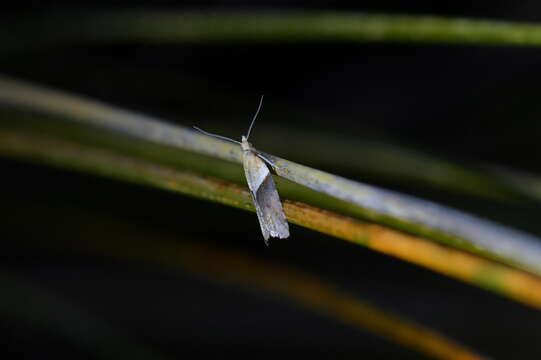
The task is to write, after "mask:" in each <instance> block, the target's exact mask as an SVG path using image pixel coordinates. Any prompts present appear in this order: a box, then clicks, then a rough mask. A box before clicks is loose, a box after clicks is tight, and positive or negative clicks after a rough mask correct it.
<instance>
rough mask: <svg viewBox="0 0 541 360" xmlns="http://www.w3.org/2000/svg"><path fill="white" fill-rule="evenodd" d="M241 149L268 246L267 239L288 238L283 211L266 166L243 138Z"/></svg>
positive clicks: (248, 181) (247, 179)
mask: <svg viewBox="0 0 541 360" xmlns="http://www.w3.org/2000/svg"><path fill="white" fill-rule="evenodd" d="M241 148H242V164H243V166H244V173H245V175H246V182H247V183H248V188H249V189H250V194H251V195H252V200H253V202H254V206H255V209H256V213H257V217H258V219H259V225H260V226H261V232H262V233H263V238H264V239H265V243H266V244H268V239H269V237H275V238H280V239H285V238H287V237H289V226H288V224H287V220H286V217H285V214H284V209H283V207H282V203H281V201H280V196H279V195H278V191H277V190H276V185H275V183H274V179H273V178H272V174H271V172H270V170H269V168H268V166H267V164H265V161H263V160H262V159H261V157H260V155H259V154H258V153H257V151H256V150H255V149H254V148H253V147H252V146H251V144H250V143H249V142H248V140H247V139H246V137H245V136H243V137H242V142H241Z"/></svg>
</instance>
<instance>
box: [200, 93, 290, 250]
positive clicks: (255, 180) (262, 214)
mask: <svg viewBox="0 0 541 360" xmlns="http://www.w3.org/2000/svg"><path fill="white" fill-rule="evenodd" d="M262 103H263V96H262V97H261V100H260V101H259V107H258V108H257V111H256V113H255V115H254V118H253V119H252V122H251V123H250V127H249V128H248V133H247V134H246V136H242V139H241V141H240V142H238V141H236V140H233V139H229V138H226V137H224V136H221V135H216V134H211V133H207V132H206V131H203V130H201V129H199V128H198V127H195V126H194V128H195V129H196V130H198V131H200V132H202V133H203V134H205V135H209V136H213V137H217V138H220V139H224V140H227V141H231V142H234V143H237V144H239V145H240V147H241V149H242V164H243V166H244V174H245V175H246V182H247V183H248V188H249V189H250V194H251V196H252V200H253V202H254V206H255V210H256V213H257V218H258V219H259V225H260V226H261V232H262V233H263V238H264V239H265V244H267V245H268V244H269V243H268V240H269V238H270V237H274V238H280V239H285V238H287V237H289V225H288V224H287V220H286V216H285V214H284V209H283V207H282V203H281V202H280V196H279V195H278V191H277V190H276V185H275V184H274V179H273V178H272V174H271V172H270V169H269V167H268V166H267V163H268V164H269V165H271V166H274V165H273V164H272V163H271V162H270V161H269V160H268V159H266V158H265V157H264V156H263V155H261V154H260V153H258V152H257V150H256V149H255V148H254V147H252V145H251V144H250V143H249V142H248V138H249V136H250V132H251V130H252V126H253V124H254V122H255V119H256V118H257V114H258V113H259V110H260V109H261V104H262Z"/></svg>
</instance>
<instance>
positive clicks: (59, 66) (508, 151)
mask: <svg viewBox="0 0 541 360" xmlns="http://www.w3.org/2000/svg"><path fill="white" fill-rule="evenodd" d="M96 6H100V7H107V8H111V7H112V8H115V9H119V10H122V9H127V8H133V7H134V6H136V7H140V8H148V7H152V8H160V9H171V10H179V9H193V8H197V9H199V8H208V7H212V8H218V9H226V10H229V9H262V10H264V9H275V8H285V9H299V10H303V9H304V10H308V9H320V10H327V9H328V10H344V11H369V12H385V13H407V14H433V15H446V16H461V17H477V18H486V19H501V20H513V21H523V22H526V21H529V22H537V21H540V20H541V4H540V3H539V2H535V1H521V2H510V1H499V2H475V4H471V3H469V2H453V3H450V4H447V5H443V4H439V3H434V2H428V1H426V2H422V1H409V2H407V3H405V2H398V1H396V2H393V1H365V2H345V1H343V2H340V1H338V2H336V1H335V2H331V1H295V2H292V1H290V2H286V1H276V2H267V3H265V2H261V1H260V2H257V4H254V3H253V2H243V1H209V2H191V3H190V2H176V1H154V2H122V1H115V2H101V3H100V2H92V7H91V6H90V5H89V4H83V3H78V4H77V5H76V4H75V3H74V2H62V1H56V2H37V1H36V2H32V1H23V2H18V3H16V4H12V7H11V8H10V9H9V10H6V11H5V12H3V13H2V14H0V21H1V19H2V18H3V17H5V18H9V19H10V20H13V19H16V18H17V17H22V16H26V15H28V14H41V15H43V16H47V14H48V13H55V12H57V11H66V10H72V9H76V10H83V11H84V10H86V9H94V8H95V7H96ZM0 31H2V30H1V29H0ZM36 41H39V37H37V38H36ZM540 63H541V51H540V50H539V49H535V48H527V47H501V46H457V45H414V44H378V43H360V44H332V43H318V44H276V43H275V44H257V43H255V44H251V45H247V44H227V43H226V44H219V45H178V46H174V45H161V46H159V45H109V46H107V45H99V46H98V45H94V46H89V45H85V44H72V45H70V46H67V47H54V48H51V49H44V50H42V51H40V52H38V53H37V54H33V56H31V57H28V58H24V57H22V58H18V59H13V58H10V59H9V60H6V59H4V60H3V61H2V60H0V65H1V66H2V68H1V71H2V73H4V74H8V75H11V76H16V77H20V78H22V79H25V80H31V81H34V82H39V83H43V84H46V85H49V86H53V87H56V88H60V89H64V90H66V91H72V92H74V93H78V94H84V95H87V96H90V97H93V98H97V99H101V100H103V101H105V102H108V103H112V104H116V105H121V106H124V107H126V108H130V109H134V110H139V111H142V112H145V113H149V114H152V115H156V116H159V117H162V118H165V119H167V120H168V121H172V122H174V121H176V122H178V123H180V124H182V125H191V122H193V121H197V122H198V123H200V124H201V126H202V127H204V128H206V129H211V128H212V126H214V125H215V124H217V123H220V124H222V125H223V124H226V128H227V129H231V130H230V131H231V133H228V134H225V135H227V136H231V137H235V138H237V137H238V136H240V133H241V132H243V131H244V129H245V127H246V125H247V122H248V120H249V118H250V116H251V113H252V112H253V110H254V108H255V106H256V104H257V100H258V96H259V94H261V93H264V94H265V96H266V102H265V105H264V110H263V113H262V117H261V119H260V120H261V122H272V124H273V125H274V126H278V127H280V126H282V127H283V128H284V129H286V128H287V127H293V128H296V129H303V128H309V129H310V130H313V131H319V132H324V133H326V134H330V135H332V136H337V137H340V136H347V137H358V138H359V139H366V138H370V139H374V138H375V139H384V140H382V141H389V142H391V143H394V144H401V145H403V146H407V147H409V148H413V149H417V150H420V151H423V152H426V153H429V154H431V155H434V156H437V157H440V158H443V159H447V160H451V161H453V162H455V163H458V164H463V165H470V164H496V165H502V166H506V167H510V168H515V169H520V170H523V171H527V172H531V173H537V172H539V171H541V168H540V164H539V162H538V161H537V158H538V139H539V135H540V131H541V125H540V124H541V123H540V122H539V120H538V118H539V116H540V115H541V108H540V106H541V105H540V102H539V100H538V96H539V91H538V84H539V83H540V80H541V71H540V70H539V64H540ZM158 88H159V91H154V90H153V89H158ZM209 89H212V92H210V91H209ZM221 94H227V96H225V95H223V96H221ZM231 99H234V101H230V100H231ZM282 108H290V109H294V111H292V113H291V114H289V115H287V114H286V115H284V116H282V117H279V118H273V117H271V115H267V116H265V112H266V111H267V113H268V114H273V113H278V110H276V109H282ZM296 114H302V115H301V116H296ZM311 114H317V116H314V117H312V116H311ZM184 119H190V122H189V123H185V121H186V120H184ZM263 126H264V125H263ZM257 129H258V127H257V126H256V129H255V132H254V138H253V141H254V143H256V142H257ZM289 146H291V147H294V146H295V143H294V142H292V143H291V144H290V145H289ZM265 151H268V152H270V153H274V152H273V149H272V144H271V145H269V146H268V147H266V148H265ZM276 155H280V154H279V153H277V154H276ZM354 156H359V155H358V154H352V157H354ZM352 159H353V158H352ZM292 160H296V159H292ZM299 162H301V161H299ZM0 165H1V167H0V172H1V173H2V174H4V175H2V178H3V181H2V183H3V185H4V186H3V187H2V190H1V193H0V198H1V199H2V206H1V208H2V211H3V212H4V213H3V214H2V218H3V219H4V222H5V224H4V225H3V226H2V230H0V236H1V238H2V240H3V241H2V244H3V247H4V248H3V249H2V250H1V251H0V254H1V255H0V257H1V259H2V263H1V265H2V267H3V268H4V269H5V271H4V273H5V276H6V279H7V280H6V281H7V282H6V283H7V284H13V288H10V287H7V286H6V288H5V289H4V290H5V291H6V292H10V293H12V294H18V293H19V291H20V294H23V295H21V297H20V298H19V299H25V300H24V301H18V300H17V301H15V300H14V301H15V304H12V306H17V307H18V306H21V307H23V308H24V309H26V310H28V311H30V310H33V309H35V308H39V307H40V306H41V305H39V304H43V303H46V302H47V301H48V300H47V299H49V297H52V298H54V299H56V300H57V303H56V304H57V305H56V306H58V307H59V308H58V314H59V315H58V316H59V317H65V318H66V322H67V323H69V324H71V325H69V326H67V325H66V326H67V330H65V331H64V328H63V326H64V325H62V324H63V323H62V321H60V320H58V319H56V318H55V315H51V312H50V310H48V309H49V308H47V309H46V310H44V312H45V313H46V314H48V315H47V316H51V318H52V319H53V320H52V323H49V322H47V321H44V322H40V321H37V320H36V317H35V316H30V315H28V316H26V315H25V316H22V315H21V316H15V315H13V316H11V315H10V311H7V312H6V311H4V312H3V314H2V315H3V316H5V317H6V319H5V321H2V322H1V323H2V325H0V326H1V327H2V328H1V329H2V333H3V334H5V336H3V339H4V340H3V342H4V346H2V348H3V349H4V350H5V351H7V352H8V354H9V355H10V358H20V357H24V356H25V357H28V358H38V357H39V358H43V357H44V356H45V357H51V358H53V357H55V356H59V355H66V354H68V355H70V356H77V357H78V358H89V359H90V358H92V359H93V358H98V357H99V355H98V354H96V352H95V351H93V350H92V341H90V340H88V339H91V338H92V336H93V335H91V334H92V331H95V332H97V333H99V332H100V331H101V330H89V329H101V328H100V326H101V325H99V326H98V325H96V327H95V328H93V327H92V326H93V325H88V324H89V323H92V321H98V320H96V319H99V321H100V322H103V323H104V324H107V325H106V327H107V328H113V329H115V330H114V331H116V333H117V334H118V333H120V334H122V336H124V337H125V338H126V339H128V340H126V341H128V342H130V343H137V344H143V345H144V346H145V347H146V348H152V349H153V351H155V352H156V353H160V354H165V355H168V356H172V357H180V356H182V355H189V356H191V357H196V356H197V357H199V356H203V355H208V356H212V357H227V358H229V357H234V356H235V357H236V356H241V355H246V354H248V355H250V356H256V357H257V358H276V357H288V356H291V357H292V356H293V355H295V356H303V357H315V356H317V355H321V354H324V355H325V356H327V357H343V358H353V357H358V356H365V357H366V358H403V359H410V358H411V359H415V358H421V356H420V355H418V354H417V353H414V352H412V351H410V350H405V349H403V348H401V347H399V346H397V345H394V344H391V343H389V342H387V341H384V340H381V339H380V338H378V337H375V336H373V335H371V334H370V333H368V332H359V331H358V330H356V329H354V328H351V327H349V326H346V325H342V324H340V323H338V322H336V321H334V320H332V319H329V318H326V317H324V316H320V315H317V314H314V313H313V312H311V311H309V310H306V309H303V308H302V306H299V305H296V304H294V303H291V302H290V301H288V300H287V299H283V298H281V297H280V296H279V295H273V294H268V293H264V292H259V291H254V290H246V289H243V288H240V287H238V286H233V285H231V284H224V283H220V282H214V281H210V280H209V279H205V278H204V277H203V278H202V277H198V276H196V275H194V274H192V273H190V272H189V271H177V270H176V271H171V270H169V269H165V270H164V269H163V268H162V267H160V266H158V265H152V264H151V265H149V264H145V263H140V262H137V261H130V260H119V259H115V258H109V257H106V256H105V257H104V256H92V255H80V254H74V253H69V252H68V253H66V252H65V251H54V250H51V249H48V248H47V246H45V245H43V244H47V243H48V242H52V241H57V240H62V241H73V242H76V241H92V238H93V237H95V236H111V238H114V233H115V232H116V231H119V232H121V231H122V229H124V227H123V226H124V225H122V226H121V227H120V230H118V229H117V227H118V224H129V227H131V228H132V230H133V231H135V232H140V233H142V234H155V233H160V234H162V233H163V234H168V235H167V236H169V237H172V238H176V239H177V240H178V241H183V239H184V238H191V239H197V241H200V242H204V243H209V244H214V245H216V244H219V245H217V246H221V247H224V248H228V249H236V250H240V251H244V252H248V253H250V254H253V255H254V256H257V257H259V258H264V259H267V260H271V261H274V262H278V263H283V264H284V266H293V267H295V268H297V269H302V271H305V272H308V273H311V274H315V275H317V276H320V277H322V278H323V279H325V280H327V281H329V282H332V283H335V284H337V285H338V286H339V287H341V288H343V289H346V290H347V291H348V292H350V293H352V294H355V295H357V296H359V297H361V298H363V299H365V300H368V301H371V302H372V303H374V304H377V305H379V306H381V307H382V308H384V309H388V310H392V311H395V312H397V313H400V314H403V315H404V316H407V317H409V318H411V319H413V320H415V321H417V322H419V323H421V324H423V325H426V326H429V327H432V328H434V329H436V330H439V331H441V332H443V333H445V334H447V335H449V336H451V337H452V338H454V339H456V340H458V341H460V342H462V343H464V344H466V345H468V346H470V347H472V348H473V349H476V350H478V351H480V352H481V353H483V354H486V355H487V356H490V357H493V358H502V359H503V358H515V359H518V358H523V359H527V358H537V357H539V355H541V345H540V340H541V335H539V331H538V330H539V324H540V323H541V322H540V321H541V315H540V314H539V313H538V312H536V311H534V310H531V309H529V308H526V307H525V306H522V305H517V304H515V303H513V302H511V301H508V300H506V299H504V298H501V297H498V296H496V295H493V294H491V293H488V292H485V291H482V290H478V289H475V288H473V287H470V286H467V285H465V284H462V283H460V282H458V281H455V280H452V279H448V278H445V277H443V276H440V275H436V274H433V273H431V272H429V271H426V270H424V269H421V268H418V267H416V266H413V265H411V264H407V263H404V262H401V261H399V260H396V259H392V258H389V257H386V256H384V255H381V254H377V253H374V252H372V251H369V250H366V249H364V248H361V247H356V246H352V245H347V244H342V243H341V242H339V241H336V240H334V239H331V238H329V237H327V236H323V235H321V234H317V233H314V232H311V231H309V230H306V229H301V228H298V227H296V226H292V229H291V230H292V234H293V236H292V238H291V241H289V240H288V241H287V242H286V241H282V242H278V241H277V242H275V243H273V244H272V246H271V247H269V248H266V247H265V246H264V244H263V241H261V239H260V238H259V230H258V224H257V221H256V219H255V215H254V214H251V213H244V212H241V211H237V210H233V209H230V208H226V207H223V206H220V205H217V204H213V203H207V202H202V201H199V200H194V199H190V198H185V197H178V196H176V195H173V194H169V193H165V192H161V191H157V190H153V189H148V188H143V187H139V186H134V185H128V184H124V183H120V182H115V181H112V180H107V179H101V178H96V177H92V176H87V175H82V174H77V173H73V172H68V171H63V170H57V169H52V168H48V167H44V166H37V165H28V164H26V163H22V162H16V161H13V160H2V162H1V163H0ZM326 170H329V171H332V170H333V169H326ZM342 175H345V176H348V175H349V176H350V177H352V176H355V175H354V174H342ZM356 180H359V181H363V178H359V177H357V178H356ZM370 182H372V183H374V184H375V185H379V186H385V187H391V188H393V189H396V190H401V191H404V192H408V193H412V194H414V195H417V196H420V197H424V198H431V199H435V200H440V199H442V198H445V194H438V193H437V192H429V191H427V190H426V189H422V188H415V187H414V186H410V185H408V186H404V185H402V184H400V183H388V182H385V181H382V182H378V181H376V180H374V179H370ZM448 200H449V203H450V204H452V205H453V206H456V207H459V208H462V209H465V210H468V211H471V212H475V213H479V214H480V215H483V216H486V217H491V218H495V219H497V220H504V221H505V222H507V223H508V224H510V225H513V226H515V227H519V228H522V229H525V230H528V231H530V232H533V233H537V234H540V233H541V224H539V220H538V215H537V214H538V210H539V209H538V207H536V206H533V205H528V206H524V207H519V208H516V207H515V208H507V207H504V206H503V205H501V204H494V203H491V202H489V201H480V200H476V201H473V200H469V199H464V198H461V197H455V198H453V199H448ZM186 209H189V211H187V210H186ZM111 219H114V221H113V222H115V221H116V225H107V224H109V222H110V221H111ZM104 224H105V225H104ZM208 224H216V225H214V226H213V225H208ZM201 227H203V228H205V234H201V231H200V228H201ZM256 235H257V236H256ZM148 238H149V239H151V238H152V236H151V235H148ZM10 289H12V291H10ZM21 289H23V290H21ZM24 289H26V290H24ZM26 291H28V292H26ZM6 301H7V300H6ZM64 303H65V304H69V305H65V306H64V305H58V304H64ZM5 304H9V301H7V302H5ZM72 307H75V308H76V310H74V309H72ZM29 309H30V310H29ZM26 310H25V311H26ZM64 310H66V311H65V313H64ZM22 312H24V311H22ZM15 313H17V312H15ZM38 313H39V312H38ZM81 313H83V314H85V316H82V315H81ZM70 314H78V315H70ZM36 316H37V315H36ZM41 316H42V315H39V316H37V317H38V318H40V319H41ZM78 316H81V318H78ZM55 319H56V320H55ZM74 319H75V320H74ZM81 319H91V320H88V321H89V322H85V321H83V320H81ZM70 320H71V323H70ZM77 321H82V324H83V325H81V328H82V330H81V332H82V333H83V335H82V336H81V337H75V338H76V339H79V340H73V338H70V337H69V336H67V335H66V333H70V332H71V331H74V330H73V329H72V326H73V323H74V322H77ZM44 324H45V325H44ZM51 324H52V325H51ZM84 324H86V325H84ZM92 324H93V323H92ZM100 324H101V323H100ZM104 326H105V325H104ZM80 339H87V340H88V341H89V343H88V344H90V345H88V344H87V343H85V342H84V341H82V342H81V340H80ZM119 354H125V353H123V352H122V351H121V350H119ZM104 356H105V355H104ZM105 357H107V356H105ZM119 357H120V358H122V357H124V356H122V355H119Z"/></svg>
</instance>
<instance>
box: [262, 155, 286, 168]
mask: <svg viewBox="0 0 541 360" xmlns="http://www.w3.org/2000/svg"><path fill="white" fill-rule="evenodd" d="M257 157H258V158H260V159H261V160H263V161H264V162H266V163H267V164H268V165H269V166H270V167H271V169H273V170H274V171H276V169H278V170H282V168H281V167H279V166H277V165H276V164H275V163H273V162H272V161H271V160H269V159H267V158H266V157H265V156H263V155H261V154H260V153H257Z"/></svg>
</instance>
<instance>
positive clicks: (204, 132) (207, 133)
mask: <svg viewBox="0 0 541 360" xmlns="http://www.w3.org/2000/svg"><path fill="white" fill-rule="evenodd" d="M193 128H194V129H195V130H197V131H199V132H200V133H203V134H205V135H207V136H212V137H215V138H218V139H222V140H227V141H231V142H234V143H236V144H239V145H240V142H239V141H237V140H233V139H230V138H228V137H225V136H222V135H217V134H212V133H209V132H206V131H205V130H201V129H200V128H198V127H197V126H194V127H193Z"/></svg>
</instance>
